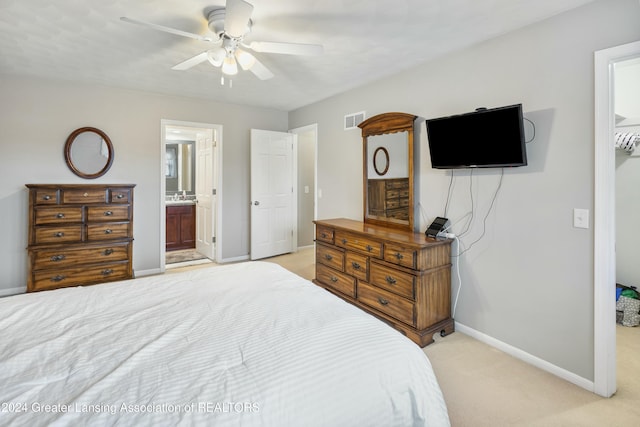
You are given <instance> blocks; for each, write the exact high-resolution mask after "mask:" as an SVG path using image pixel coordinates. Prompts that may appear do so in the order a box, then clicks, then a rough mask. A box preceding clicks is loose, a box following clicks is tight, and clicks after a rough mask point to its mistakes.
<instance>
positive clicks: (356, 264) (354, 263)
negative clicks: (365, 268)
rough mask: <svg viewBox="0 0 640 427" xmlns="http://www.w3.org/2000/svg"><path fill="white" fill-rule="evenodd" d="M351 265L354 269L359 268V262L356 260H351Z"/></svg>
mask: <svg viewBox="0 0 640 427" xmlns="http://www.w3.org/2000/svg"><path fill="white" fill-rule="evenodd" d="M351 266H352V267H353V268H354V269H355V270H360V264H358V263H357V262H355V261H353V262H352V263H351Z"/></svg>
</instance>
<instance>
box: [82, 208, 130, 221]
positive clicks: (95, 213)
mask: <svg viewBox="0 0 640 427" xmlns="http://www.w3.org/2000/svg"><path fill="white" fill-rule="evenodd" d="M128 219H129V206H90V207H89V208H87V221H89V222H104V221H126V220H128Z"/></svg>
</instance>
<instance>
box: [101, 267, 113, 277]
mask: <svg viewBox="0 0 640 427" xmlns="http://www.w3.org/2000/svg"><path fill="white" fill-rule="evenodd" d="M111 273H113V270H112V269H110V268H107V269H105V270H102V275H103V276H108V275H110V274H111Z"/></svg>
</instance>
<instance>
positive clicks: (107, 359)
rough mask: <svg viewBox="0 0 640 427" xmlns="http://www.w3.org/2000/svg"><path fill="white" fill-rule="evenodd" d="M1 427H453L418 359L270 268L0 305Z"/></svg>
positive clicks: (381, 328) (339, 304)
mask: <svg viewBox="0 0 640 427" xmlns="http://www.w3.org/2000/svg"><path fill="white" fill-rule="evenodd" d="M0 405H1V407H0V425H3V426H7V425H15V426H23V425H25V426H26V425H28V426H37V425H57V426H69V425H100V426H102V425H122V426H141V425H153V426H181V425H184V426H188V425H215V426H275V427H283V426H332V427H334V426H356V425H357V426H423V425H424V426H448V425H449V419H448V415H447V409H446V405H445V403H444V400H443V396H442V393H441V390H440V388H439V386H438V383H437V380H436V377H435V375H434V373H433V370H432V368H431V365H430V363H429V360H428V359H427V357H426V356H425V354H424V352H423V351H422V350H421V349H420V348H419V347H418V346H417V345H415V344H414V343H413V342H411V341H410V340H409V339H407V338H406V337H404V336H403V335H402V334H400V333H399V332H397V331H396V330H394V329H392V328H391V327H389V326H387V325H386V324H384V323H383V322H381V321H379V320H377V319H375V318H374V317H372V316H370V315H368V314H366V313H364V312H363V311H361V310H359V309H358V308H356V307H354V306H352V305H350V304H347V303H346V302H344V301H342V300H340V299H339V298H337V297H335V296H333V295H331V294H330V293H329V292H327V291H325V290H323V289H321V288H319V287H317V286H315V285H313V284H312V283H311V282H309V281H307V280H305V279H302V278H301V277H299V276H297V275H295V274H293V273H291V272H289V271H287V270H285V269H284V268H282V267H280V266H278V265H276V264H273V263H269V262H247V263H239V264H231V265H223V266H217V267H211V268H201V269H197V270H192V271H188V272H183V273H171V274H164V275H158V276H149V277H143V278H138V279H134V280H128V281H122V282H113V283H108V284H102V285H97V286H88V287H76V288H66V289H58V290H55V291H48V292H37V293H31V294H25V295H17V296H12V297H6V298H0Z"/></svg>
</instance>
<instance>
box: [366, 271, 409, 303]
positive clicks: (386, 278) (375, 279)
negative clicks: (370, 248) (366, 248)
mask: <svg viewBox="0 0 640 427" xmlns="http://www.w3.org/2000/svg"><path fill="white" fill-rule="evenodd" d="M370 277H371V280H370V282H371V284H373V285H376V286H378V287H380V288H383V289H386V290H388V291H391V292H393V293H395V294H398V295H402V296H403V297H406V298H410V299H415V286H416V276H414V275H413V274H409V273H405V272H402V271H398V270H396V269H394V268H389V267H386V266H384V265H380V264H377V263H375V262H372V263H371V274H370Z"/></svg>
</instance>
